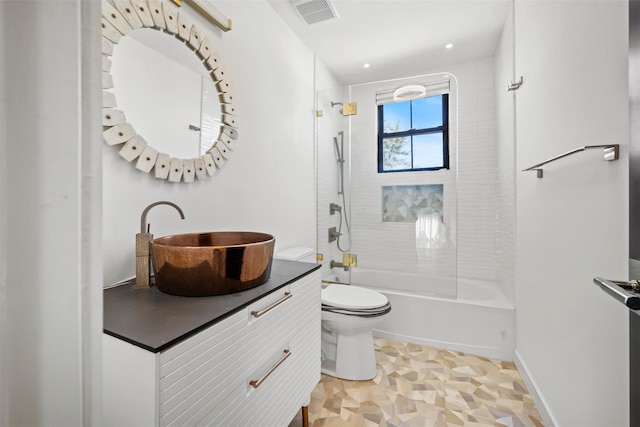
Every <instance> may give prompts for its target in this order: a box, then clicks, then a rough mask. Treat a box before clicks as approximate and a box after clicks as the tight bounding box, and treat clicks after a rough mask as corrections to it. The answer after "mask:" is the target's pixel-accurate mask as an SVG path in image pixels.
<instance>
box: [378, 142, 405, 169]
mask: <svg viewBox="0 0 640 427" xmlns="http://www.w3.org/2000/svg"><path fill="white" fill-rule="evenodd" d="M382 166H383V169H382V170H385V171H392V170H398V169H411V141H410V140H409V138H408V137H402V138H385V139H383V140H382Z"/></svg>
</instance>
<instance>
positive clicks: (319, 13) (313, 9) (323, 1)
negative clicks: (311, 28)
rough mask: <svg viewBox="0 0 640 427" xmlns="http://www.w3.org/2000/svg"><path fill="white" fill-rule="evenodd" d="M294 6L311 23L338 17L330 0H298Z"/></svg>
mask: <svg viewBox="0 0 640 427" xmlns="http://www.w3.org/2000/svg"><path fill="white" fill-rule="evenodd" d="M293 6H294V7H295V8H296V10H297V11H298V13H299V14H300V16H301V17H302V19H304V21H305V22H306V23H307V24H309V25H311V24H317V23H318V22H323V21H329V20H331V19H337V18H338V14H337V13H336V11H335V9H334V8H333V6H331V4H330V3H329V1H328V0H296V1H294V2H293Z"/></svg>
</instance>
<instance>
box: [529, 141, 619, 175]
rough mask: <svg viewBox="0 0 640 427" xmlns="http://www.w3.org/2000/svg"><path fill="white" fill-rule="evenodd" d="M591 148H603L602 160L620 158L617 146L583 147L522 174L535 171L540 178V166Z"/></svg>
mask: <svg viewBox="0 0 640 427" xmlns="http://www.w3.org/2000/svg"><path fill="white" fill-rule="evenodd" d="M593 148H603V149H604V154H603V155H604V160H607V161H612V160H618V158H619V156H620V145H619V144H606V145H585V146H584V147H579V148H576V149H575V150H571V151H567V152H566V153H564V154H560V155H559V156H555V157H552V158H550V159H549V160H545V161H544V162H542V163H538V164H537V165H533V166H531V167H530V168H526V169H522V172H526V171H536V174H537V177H538V178H542V168H541V166H544V165H546V164H547V163H551V162H553V161H556V160H558V159H561V158H563V157H567V156H570V155H572V154H575V153H579V152H581V151H585V150H590V149H593Z"/></svg>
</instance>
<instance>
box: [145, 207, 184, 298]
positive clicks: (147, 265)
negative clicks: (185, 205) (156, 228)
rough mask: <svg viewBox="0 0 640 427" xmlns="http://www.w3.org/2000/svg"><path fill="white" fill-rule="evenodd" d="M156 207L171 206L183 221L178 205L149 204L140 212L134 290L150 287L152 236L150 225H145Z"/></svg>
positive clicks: (182, 214)
mask: <svg viewBox="0 0 640 427" xmlns="http://www.w3.org/2000/svg"><path fill="white" fill-rule="evenodd" d="M157 205H169V206H173V207H174V208H175V209H176V210H177V211H178V213H179V214H180V218H182V219H184V213H183V212H182V209H180V207H179V206H178V205H176V204H175V203H171V202H167V201H164V200H161V201H159V202H154V203H151V204H150V205H149V206H147V207H146V208H145V209H144V210H143V211H142V215H141V216H140V233H138V234H136V284H135V286H134V287H133V288H134V289H148V288H150V287H151V284H150V283H151V280H150V278H151V247H150V244H149V242H151V239H152V238H153V234H151V233H150V231H151V225H150V224H148V223H147V214H148V213H149V210H151V208H152V207H154V206H157Z"/></svg>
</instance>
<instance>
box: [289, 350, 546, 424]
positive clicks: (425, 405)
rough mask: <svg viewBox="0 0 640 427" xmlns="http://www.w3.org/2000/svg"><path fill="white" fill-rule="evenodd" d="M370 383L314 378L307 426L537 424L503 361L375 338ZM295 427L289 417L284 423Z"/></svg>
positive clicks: (521, 387) (538, 420) (527, 400)
mask: <svg viewBox="0 0 640 427" xmlns="http://www.w3.org/2000/svg"><path fill="white" fill-rule="evenodd" d="M375 348H376V361H377V365H378V375H377V376H376V377H375V378H374V379H372V380H370V381H344V380H340V379H337V378H333V377H329V376H326V375H323V376H322V379H321V380H320V383H319V384H318V385H317V386H316V388H315V389H314V391H313V393H312V395H311V404H310V405H309V422H310V425H311V426H312V427H320V426H330V427H355V426H358V427H399V426H402V427H448V426H478V427H480V426H504V427H516V426H531V427H540V426H543V425H544V424H543V423H542V421H541V418H540V415H539V413H538V411H537V410H536V408H535V405H534V403H533V400H532V398H531V396H530V395H529V393H528V391H527V388H526V386H525V384H524V382H523V381H522V378H521V376H520V374H519V373H518V371H517V370H516V367H515V365H514V364H513V363H511V362H504V361H501V360H496V359H487V358H482V357H476V356H469V355H466V354H464V353H457V352H452V351H447V350H442V349H439V348H436V347H429V346H421V345H416V344H408V343H406V342H402V341H393V340H385V339H375ZM299 426H301V423H300V418H299V417H297V418H296V419H294V421H293V422H292V423H291V425H290V427H299Z"/></svg>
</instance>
